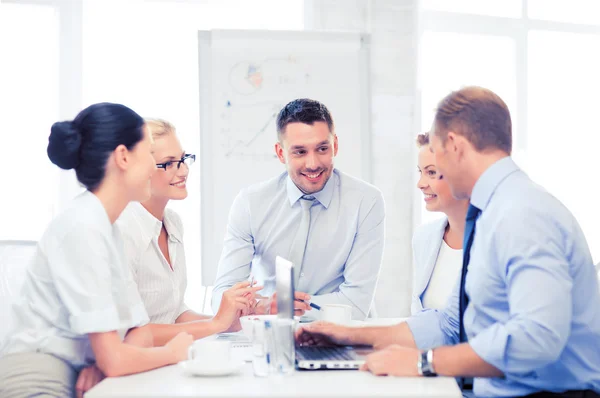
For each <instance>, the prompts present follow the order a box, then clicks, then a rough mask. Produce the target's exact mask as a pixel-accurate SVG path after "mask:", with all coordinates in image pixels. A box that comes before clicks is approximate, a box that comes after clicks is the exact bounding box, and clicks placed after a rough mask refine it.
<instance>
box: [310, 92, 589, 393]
mask: <svg viewBox="0 0 600 398" xmlns="http://www.w3.org/2000/svg"><path fill="white" fill-rule="evenodd" d="M432 133H433V134H432V151H433V152H434V154H435V158H436V165H437V167H438V170H440V173H441V174H442V175H443V178H444V179H446V180H447V181H448V184H449V185H450V188H451V189H452V193H453V195H454V196H455V197H456V198H460V199H462V198H470V204H471V206H470V210H469V214H468V215H467V224H471V225H472V228H471V230H472V229H473V228H474V234H471V233H470V232H469V233H467V230H468V229H469V228H468V227H467V228H466V231H465V240H464V242H465V261H464V262H463V264H465V263H466V264H468V272H467V273H466V278H465V279H464V283H463V284H462V285H463V286H464V288H463V287H462V286H461V281H460V280H459V281H458V282H457V284H456V287H455V289H454V294H453V296H452V297H450V299H449V301H448V305H447V307H446V308H445V309H444V310H442V311H437V310H429V311H424V312H422V313H420V314H417V315H416V316H414V317H412V318H409V319H408V321H407V322H406V323H402V324H400V325H397V326H394V327H391V328H387V329H385V328H373V329H370V330H368V329H362V330H361V336H357V335H356V334H352V332H349V331H348V330H339V329H337V328H335V327H333V328H332V327H331V326H330V325H315V326H314V327H313V328H312V329H309V330H308V331H307V332H302V334H301V337H302V335H304V334H307V335H310V334H312V335H315V334H316V335H318V336H321V337H322V336H323V335H325V336H329V338H332V337H333V339H334V340H336V341H339V340H345V341H346V342H351V343H355V342H363V343H371V344H373V343H375V344H379V345H381V346H388V345H390V347H388V348H386V349H384V350H382V351H380V352H377V353H375V354H372V355H371V356H370V357H369V358H368V360H367V363H366V365H365V369H368V370H371V371H373V372H374V373H376V374H393V375H402V376H405V375H418V374H422V375H435V374H436V373H437V374H440V375H444V376H464V377H474V378H475V380H474V393H475V395H477V396H495V397H501V396H502V397H505V396H506V397H515V396H526V395H533V394H536V396H569V397H597V396H599V395H598V394H599V393H600V292H599V288H598V280H597V278H596V275H595V271H594V266H593V263H592V258H591V255H590V251H589V249H588V246H587V243H586V240H585V237H584V235H583V232H582V231H581V228H580V227H579V225H578V224H577V221H576V220H575V218H574V217H573V216H572V214H571V213H570V212H569V210H568V209H566V208H565V207H564V206H563V205H562V204H561V203H560V202H559V201H558V200H557V199H556V198H554V197H553V196H552V195H550V194H549V193H548V192H546V191H545V190H544V189H543V188H542V187H540V186H539V185H536V184H535V183H534V182H533V181H531V180H530V179H529V177H527V175H526V174H525V173H524V172H523V171H521V170H520V169H519V167H518V166H517V165H516V164H515V163H514V162H513V160H512V159H511V158H510V152H511V147H512V139H511V120H510V114H509V112H508V108H507V107H506V105H505V103H504V102H503V101H502V100H501V99H500V98H499V97H498V96H497V95H496V94H494V93H492V92H491V91H489V90H486V89H483V88H480V87H467V88H464V89H461V90H459V91H456V92H453V93H451V94H450V95H448V96H447V97H446V98H445V99H444V100H442V101H441V102H440V104H439V106H438V109H437V111H436V118H435V123H434V126H433V132H432ZM469 239H471V242H472V245H471V244H470V243H469ZM469 245H470V246H471V247H470V248H469ZM469 249H470V250H469ZM469 255H470V259H469ZM463 266H464V265H463ZM465 271H466V270H465ZM463 292H464V293H463ZM461 297H462V299H464V300H465V301H466V303H465V308H466V309H465V310H461V308H460V305H459V304H460V300H461ZM461 313H462V314H461ZM461 315H463V316H462V317H461ZM461 326H464V337H462V338H461V334H462V333H461ZM344 333H346V334H345V335H344ZM302 339H304V340H305V341H306V340H308V339H306V338H302ZM461 340H464V342H461ZM394 344H400V345H401V346H397V345H394ZM421 350H424V351H422V352H421ZM550 392H552V393H555V394H556V395H548V394H550Z"/></svg>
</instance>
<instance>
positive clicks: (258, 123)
mask: <svg viewBox="0 0 600 398" xmlns="http://www.w3.org/2000/svg"><path fill="white" fill-rule="evenodd" d="M310 78H311V74H310V72H309V71H308V70H307V67H306V65H303V63H302V62H301V61H300V60H299V59H298V58H297V57H294V56H292V55H288V56H286V57H271V58H264V59H262V60H259V61H252V60H243V61H238V62H236V63H234V64H233V66H231V67H230V68H229V71H228V73H227V83H228V90H227V92H226V93H223V95H224V96H223V98H222V100H221V104H222V106H221V114H220V115H219V123H220V129H219V133H220V137H221V148H222V153H223V155H224V156H225V158H228V159H229V158H232V157H233V158H239V159H243V160H248V161H251V160H254V161H257V160H272V159H273V158H274V157H276V155H275V153H274V152H273V151H272V146H273V145H272V144H273V142H274V138H275V135H274V134H275V132H276V126H275V122H276V119H277V115H278V113H279V110H280V109H281V108H282V107H283V106H284V105H285V102H284V101H281V93H282V92H288V93H289V98H288V99H289V100H291V99H293V98H294V95H295V93H297V92H298V89H297V87H298V86H300V87H304V86H306V85H308V84H310V80H311V79H310Z"/></svg>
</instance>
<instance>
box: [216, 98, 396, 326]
mask: <svg viewBox="0 0 600 398" xmlns="http://www.w3.org/2000/svg"><path fill="white" fill-rule="evenodd" d="M277 132H278V142H277V143H276V145H275V152H276V154H277V157H278V158H279V160H280V162H281V163H283V164H284V165H285V166H286V169H287V171H286V172H284V173H282V174H281V175H279V176H277V177H275V178H273V179H271V180H269V181H266V182H263V183H260V184H257V185H254V186H251V187H249V188H247V189H245V190H242V192H240V194H239V195H238V196H237V198H236V199H235V201H234V203H233V205H232V208H231V211H230V214H229V223H228V226H227V233H226V236H225V242H224V245H223V252H222V253H221V259H220V261H219V269H218V272H217V278H216V282H215V288H214V290H213V297H212V306H213V308H214V309H216V308H219V303H220V301H221V296H222V294H223V292H224V291H225V290H226V289H228V288H230V287H231V286H233V285H234V284H235V283H237V282H240V281H243V280H248V279H250V278H254V279H255V280H256V281H258V282H259V283H261V284H264V287H265V288H264V290H263V295H267V296H270V295H272V294H273V293H274V291H275V258H276V257H277V256H281V257H284V258H287V259H289V260H290V261H292V262H293V263H294V271H295V275H294V277H295V282H296V290H297V293H298V294H297V295H296V298H297V299H298V298H299V299H303V300H305V301H306V300H310V301H311V302H312V303H315V304H317V305H320V306H322V305H325V304H346V305H350V306H352V308H353V318H354V319H365V318H366V317H367V315H368V314H369V311H370V310H371V306H372V302H373V296H374V292H375V286H376V285H377V278H378V276H379V269H380V266H381V259H382V255H383V245H384V219H385V209H384V202H383V196H382V194H381V192H380V191H379V190H378V189H377V188H375V187H374V186H372V185H370V184H367V183H366V182H364V181H360V180H358V179H356V178H353V177H351V176H349V175H347V174H344V173H342V172H341V171H339V170H337V169H334V165H333V161H334V157H335V156H336V154H337V151H338V139H337V136H336V134H335V133H334V126H333V120H332V118H331V115H330V113H329V111H328V110H327V108H326V107H325V106H324V105H323V104H321V103H319V102H317V101H313V100H309V99H298V100H295V101H292V102H290V103H289V104H287V105H286V106H285V107H284V108H283V109H282V110H281V112H280V113H279V115H278V118H277ZM250 275H252V277H251V276H250ZM265 302H266V300H265ZM295 308H296V313H297V314H298V313H303V312H304V311H305V310H310V309H311V307H309V306H308V304H307V303H304V302H302V301H298V300H297V301H296V302H295ZM265 311H266V308H261V305H260V304H259V305H258V307H257V308H256V312H257V313H264V312H265Z"/></svg>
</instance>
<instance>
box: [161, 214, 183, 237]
mask: <svg viewBox="0 0 600 398" xmlns="http://www.w3.org/2000/svg"><path fill="white" fill-rule="evenodd" d="M177 220H178V217H177V218H176V216H175V213H174V212H173V210H171V209H165V216H164V220H163V222H164V223H165V228H166V229H167V232H168V233H169V238H173V239H174V240H176V241H178V242H179V243H183V230H182V225H180V222H177Z"/></svg>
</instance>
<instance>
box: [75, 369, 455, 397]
mask: <svg viewBox="0 0 600 398" xmlns="http://www.w3.org/2000/svg"><path fill="white" fill-rule="evenodd" d="M85 397H86V398H126V397H211V398H212V397H214V398H237V397H281V398H285V397H290V398H291V397H294V398H296V397H311V398H319V397H323V398H325V397H326V398H332V397H340V398H341V397H344V398H346V397H356V398H358V397H439V398H443V397H448V398H451V397H462V394H461V392H460V389H459V388H458V386H457V384H456V382H455V380H454V379H453V378H447V377H436V378H398V377H376V376H373V375H372V374H370V373H367V372H359V371H354V370H339V371H337V370H328V371H296V372H294V373H293V374H291V375H289V376H270V377H264V378H262V377H254V373H253V371H252V364H250V363H248V364H246V365H245V366H244V369H243V370H242V372H240V373H239V374H237V375H233V376H226V377H189V376H185V375H184V374H183V372H182V371H181V370H180V369H179V367H178V366H177V365H173V366H167V367H164V368H160V369H156V370H152V371H150V372H145V373H140V374H137V375H131V376H124V377H114V378H108V379H105V380H104V381H102V382H101V383H100V384H98V385H97V386H96V387H94V388H93V389H92V390H90V392H89V393H87V394H86V395H85Z"/></svg>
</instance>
